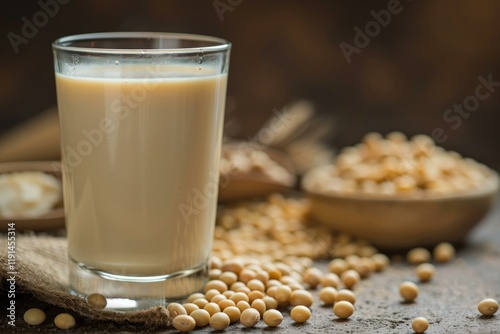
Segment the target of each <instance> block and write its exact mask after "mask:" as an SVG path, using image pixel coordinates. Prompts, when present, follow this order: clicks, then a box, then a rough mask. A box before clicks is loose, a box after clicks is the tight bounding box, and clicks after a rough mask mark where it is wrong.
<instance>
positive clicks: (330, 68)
mask: <svg viewBox="0 0 500 334" xmlns="http://www.w3.org/2000/svg"><path fill="white" fill-rule="evenodd" d="M47 3H52V5H53V4H54V3H56V4H57V7H58V9H57V13H55V14H54V15H53V17H49V18H48V20H46V21H47V22H44V16H43V15H42V14H39V12H40V11H43V7H44V6H47V5H46V4H47ZM42 4H45V5H42ZM389 9H393V10H394V11H395V12H398V13H397V14H392V15H391V20H390V22H389V23H388V24H385V25H386V27H380V25H379V27H380V29H379V30H380V31H379V32H377V29H376V26H374V25H373V24H372V25H370V24H369V26H370V27H371V29H373V30H372V31H371V32H370V34H371V35H372V36H373V37H369V38H370V41H369V43H366V40H365V41H364V42H365V44H368V45H366V46H364V47H363V48H361V47H360V48H358V50H357V51H356V52H355V53H352V54H351V57H350V58H351V62H350V63H348V62H347V60H346V58H345V56H344V54H343V53H342V50H341V48H340V47H339V44H340V43H342V42H345V43H348V44H350V45H352V46H355V41H354V37H355V34H356V32H355V30H354V28H355V27H358V28H359V29H360V30H362V31H365V26H366V25H367V24H368V23H369V22H370V21H374V20H375V19H374V16H373V13H372V12H371V11H375V12H379V11H381V10H389ZM53 11H55V9H53ZM0 17H1V19H0V24H1V34H2V40H1V43H0V48H1V53H0V57H1V61H0V141H1V137H2V135H3V136H4V137H5V136H6V134H7V133H8V131H9V130H10V131H12V129H14V128H15V127H16V126H19V125H20V124H22V123H23V122H26V121H28V120H30V119H33V117H35V116H36V115H39V114H40V113H41V112H42V111H44V110H46V109H47V108H50V107H51V106H53V105H54V104H55V101H56V93H55V85H54V75H53V63H52V52H51V42H52V41H53V40H55V39H56V38H58V37H62V36H65V35H70V34H78V33H88V32H99V31H166V32H186V33H197V34H205V35H214V36H219V37H223V38H226V39H228V40H230V41H231V42H232V43H233V51H232V57H231V68H230V82H229V88H228V96H229V97H230V99H229V102H230V104H231V110H230V113H229V115H228V116H227V117H228V119H231V121H232V124H233V126H232V127H231V129H230V131H231V133H230V134H231V135H233V136H238V137H240V138H243V139H244V138H248V137H249V136H251V135H252V134H254V133H255V132H256V131H257V130H258V129H259V127H260V126H262V124H263V123H264V122H265V120H266V119H267V118H268V117H269V116H270V115H271V114H272V111H273V109H282V108H283V107H284V106H285V105H287V104H288V103H290V102H292V101H294V100H297V99H302V98H305V99H308V100H310V101H311V102H313V103H314V105H315V106H316V109H317V111H318V112H319V113H320V114H321V113H325V114H331V115H334V116H335V119H336V121H337V127H336V129H335V136H334V137H333V141H332V142H331V145H332V146H335V147H342V146H345V145H352V144H354V143H357V142H358V141H359V140H360V139H361V137H362V136H363V135H364V134H365V133H366V132H368V131H379V132H382V133H386V132H389V131H392V130H400V131H403V132H405V133H406V134H408V135H414V134H417V133H424V134H429V135H431V134H432V131H433V130H434V129H435V128H441V129H442V130H443V131H444V132H445V135H446V136H447V138H446V140H444V141H443V142H442V143H441V145H442V146H444V147H445V148H447V149H453V150H457V151H459V152H460V153H462V154H463V155H465V156H469V157H472V158H474V159H477V160H479V161H481V162H484V163H486V164H488V165H490V166H491V167H493V168H495V169H497V170H500V154H499V152H500V136H499V134H498V132H499V130H498V129H497V127H498V124H499V121H500V116H499V113H498V107H499V106H500V87H490V88H491V90H494V91H490V93H491V94H490V95H489V97H488V98H486V99H485V100H483V101H479V105H478V106H475V108H474V106H472V107H470V108H472V109H474V110H473V111H471V112H470V115H469V116H468V118H464V119H462V122H461V124H460V126H458V127H457V128H456V129H454V128H452V125H456V124H458V123H455V122H458V121H453V122H451V121H448V122H447V121H445V119H444V118H443V115H444V114H445V112H446V111H447V109H449V108H452V107H453V105H454V104H463V103H464V100H466V99H467V98H468V97H469V96H474V95H475V94H476V93H475V90H476V87H477V86H478V85H479V84H480V81H479V80H478V77H479V76H482V77H483V78H485V79H486V80H487V79H488V76H490V77H491V79H492V80H493V81H495V82H500V62H499V60H500V44H499V41H500V2H499V1H495V0H489V1H486V0H483V1H470V0H439V1H432V0H425V1H424V0H419V1H411V0H402V1H401V2H398V1H393V0H391V1H387V0H384V1H378V0H377V1H298V0H296V1H291V0H286V1H285V0H281V1H264V0H259V1H257V0H252V1H250V0H215V1H213V0H208V1H200V0H171V1H170V0H151V1H140V2H139V1H129V0H106V1H102V0H87V1H83V0H72V1H69V0H59V1H56V0H41V1H40V2H38V1H9V2H5V3H4V4H3V5H2V10H1V11H0ZM23 19H24V21H23ZM34 20H38V21H37V22H38V23H39V25H40V27H37V28H36V29H37V30H38V31H36V33H33V31H31V32H32V34H31V35H33V36H31V35H30V36H31V37H29V38H26V39H22V42H21V40H20V39H17V40H16V43H17V44H16V43H14V44H16V47H13V43H11V40H12V39H13V38H15V36H14V35H16V36H20V37H21V38H25V37H23V35H22V33H23V26H24V25H25V22H26V21H29V22H32V23H33V22H34ZM386 20H387V19H386ZM9 39H10V40H9ZM362 42H363V41H362ZM15 48H18V52H17V53H16V52H15ZM498 85H499V86H500V84H498ZM487 92H488V91H487V90H485V88H482V90H481V93H482V94H486V93H487ZM476 101H478V100H476ZM468 102H469V103H473V102H474V98H468ZM457 115H458V114H456V113H453V114H452V113H450V114H449V116H454V117H456V116H457ZM460 118H463V117H462V116H460ZM10 135H12V132H10ZM0 154H1V153H0ZM5 156H6V155H5ZM48 158H51V157H48ZM55 158H57V157H55ZM0 160H2V157H1V156H0ZM4 160H5V158H4Z"/></svg>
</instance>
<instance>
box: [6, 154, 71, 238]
mask: <svg viewBox="0 0 500 334" xmlns="http://www.w3.org/2000/svg"><path fill="white" fill-rule="evenodd" d="M28 171H29V172H44V173H47V174H51V175H54V176H55V177H57V178H58V179H59V180H62V175H61V163H60V162H59V161H27V162H3V163H0V174H2V173H12V172H28ZM9 223H15V229H16V231H24V230H32V231H45V230H53V229H57V228H62V227H64V208H63V206H62V202H61V203H59V205H57V206H56V207H55V208H54V209H52V211H50V212H48V213H46V214H44V215H42V216H40V217H37V218H25V217H22V218H3V217H1V216H0V232H6V231H7V229H8V225H7V224H9Z"/></svg>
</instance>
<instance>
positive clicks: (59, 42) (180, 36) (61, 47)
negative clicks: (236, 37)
mask: <svg viewBox="0 0 500 334" xmlns="http://www.w3.org/2000/svg"><path fill="white" fill-rule="evenodd" d="M126 38H136V39H153V38H157V39H158V38H165V39H169V40H185V41H192V42H196V41H199V42H211V43H214V44H215V45H210V46H199V47H179V48H140V49H131V48H101V47H96V48H91V47H81V46H72V45H65V44H66V43H71V42H82V41H90V40H102V39H115V40H119V39H126ZM230 48H231V43H230V42H229V41H227V40H225V39H223V38H219V37H212V36H207V35H197V34H184V33H169V32H97V33H89V34H77V35H70V36H65V37H61V38H58V39H56V40H55V41H54V42H53V43H52V49H53V50H54V51H56V50H57V51H70V52H87V53H93V54H109V55H116V54H144V53H149V54H151V53H157V54H165V53H168V54H172V53H178V54H189V53H199V52H219V51H227V50H229V49H230Z"/></svg>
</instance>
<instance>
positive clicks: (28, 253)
mask: <svg viewBox="0 0 500 334" xmlns="http://www.w3.org/2000/svg"><path fill="white" fill-rule="evenodd" d="M0 237H1V239H0V246H1V247H0V278H1V279H2V282H5V279H7V278H8V277H7V276H8V275H7V272H8V269H7V242H6V237H5V235H3V236H0ZM66 251H67V243H66V238H63V237H52V236H35V235H32V236H27V235H17V236H16V249H15V255H16V265H15V266H16V267H15V269H16V272H17V274H16V275H15V278H16V284H17V287H18V289H19V290H21V291H24V292H28V293H31V294H33V295H34V296H35V297H36V298H37V299H39V300H41V301H43V302H46V303H48V304H51V305H55V306H59V307H62V308H64V309H67V310H71V311H73V312H75V313H77V314H79V315H81V316H84V317H87V318H91V319H96V320H112V321H116V322H130V323H134V324H137V325H142V326H147V327H149V328H159V327H167V326H169V325H170V317H169V312H168V310H167V309H166V308H165V307H162V306H156V307H152V308H150V309H147V310H141V311H130V312H113V311H107V310H99V309H96V308H95V307H92V306H91V305H89V304H87V302H86V301H85V300H83V299H81V298H79V297H76V296H72V295H70V294H69V293H68V289H67V287H68V275H67V253H66Z"/></svg>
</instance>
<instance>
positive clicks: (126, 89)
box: [56, 66, 226, 276]
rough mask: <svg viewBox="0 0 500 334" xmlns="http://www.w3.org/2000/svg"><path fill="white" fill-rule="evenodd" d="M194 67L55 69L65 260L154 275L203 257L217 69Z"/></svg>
mask: <svg viewBox="0 0 500 334" xmlns="http://www.w3.org/2000/svg"><path fill="white" fill-rule="evenodd" d="M198 70H199V69H198V67H196V68H191V67H189V68H188V67H186V68H182V67H179V68H176V69H175V71H177V72H178V73H181V76H184V77H180V78H179V77H177V78H159V79H158V78H151V74H150V73H149V74H148V73H146V72H145V70H144V68H139V67H137V68H135V67H133V66H129V67H128V68H127V69H126V72H127V73H133V75H132V76H134V77H136V78H129V79H127V78H121V79H120V78H114V79H100V78H92V76H90V77H86V78H77V77H76V78H75V77H69V76H64V75H60V74H57V75H56V84H57V93H58V107H59V114H60V122H61V134H62V152H63V177H64V200H65V210H66V225H67V233H68V248H69V255H70V257H71V258H72V259H73V260H74V261H76V262H79V263H82V264H84V265H85V266H90V267H94V268H97V269H99V270H103V271H106V272H109V273H113V274H118V275H131V276H133V275H137V276H155V275H165V274H169V273H173V272H177V271H182V270H185V269H187V268H192V267H195V266H198V265H202V264H203V263H206V261H207V260H208V257H209V255H210V249H211V244H212V237H213V226H214V220H215V209H216V200H217V184H216V183H217V177H218V160H219V157H220V141H221V132H222V118H223V108H224V103H225V91H226V75H212V74H210V73H208V74H207V73H205V72H197V71H198ZM168 71H169V69H166V72H168ZM95 73H98V74H99V75H102V73H106V69H105V68H104V69H102V68H100V69H96V70H95ZM200 73H202V74H203V73H205V76H204V77H202V78H200V77H197V78H196V77H194V75H198V76H199V75H200ZM138 77H146V78H147V79H137V78H138ZM92 129H97V130H96V131H97V132H96V131H93V130H92ZM98 132H100V133H101V135H102V139H101V140H99V135H98ZM89 138H91V139H92V140H90V139H89ZM92 141H93V142H92ZM89 147H90V149H89ZM89 152H90V153H89ZM78 158H80V159H78Z"/></svg>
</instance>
